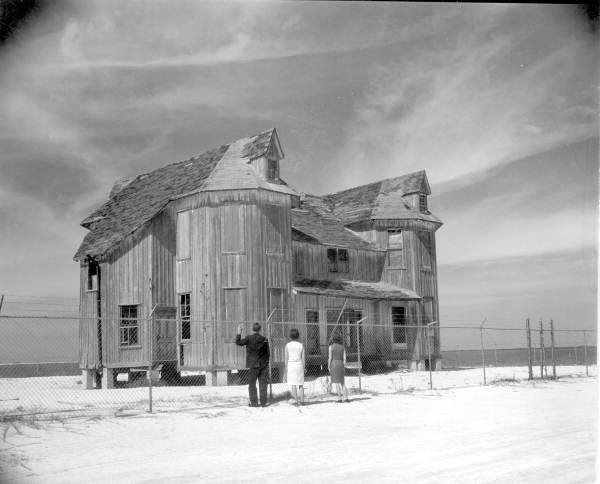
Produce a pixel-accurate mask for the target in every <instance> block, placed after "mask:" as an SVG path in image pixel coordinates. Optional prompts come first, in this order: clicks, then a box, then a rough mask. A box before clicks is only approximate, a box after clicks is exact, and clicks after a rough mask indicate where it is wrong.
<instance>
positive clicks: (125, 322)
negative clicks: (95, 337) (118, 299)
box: [119, 306, 140, 346]
mask: <svg viewBox="0 0 600 484" xmlns="http://www.w3.org/2000/svg"><path fill="white" fill-rule="evenodd" d="M119 309H120V320H119V333H120V338H119V342H120V345H121V346H135V345H138V344H139V330H140V327H139V321H138V319H137V318H138V307H137V306H119Z"/></svg>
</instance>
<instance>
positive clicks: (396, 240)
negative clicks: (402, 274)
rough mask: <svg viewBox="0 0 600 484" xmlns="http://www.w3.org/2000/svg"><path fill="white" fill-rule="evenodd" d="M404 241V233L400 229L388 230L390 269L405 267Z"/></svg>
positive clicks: (388, 261)
mask: <svg viewBox="0 0 600 484" xmlns="http://www.w3.org/2000/svg"><path fill="white" fill-rule="evenodd" d="M403 252H404V240H403V238H402V231H401V230H398V229H392V230H388V254H387V266H388V267H403V266H404V256H403Z"/></svg>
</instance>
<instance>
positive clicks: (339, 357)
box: [327, 332, 350, 402]
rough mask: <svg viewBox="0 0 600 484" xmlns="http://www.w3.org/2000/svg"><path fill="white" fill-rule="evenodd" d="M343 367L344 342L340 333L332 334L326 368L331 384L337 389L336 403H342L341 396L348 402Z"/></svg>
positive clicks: (344, 363) (344, 364) (344, 359)
mask: <svg viewBox="0 0 600 484" xmlns="http://www.w3.org/2000/svg"><path fill="white" fill-rule="evenodd" d="M345 366H346V349H345V348H344V340H343V339H342V335H341V334H340V333H338V332H334V333H333V334H332V335H331V341H330V344H329V359H328V362H327V368H329V375H331V383H332V384H335V386H336V389H337V394H338V402H341V401H342V396H343V398H344V401H345V402H349V401H350V400H348V389H347V388H346V385H345V383H344V372H345Z"/></svg>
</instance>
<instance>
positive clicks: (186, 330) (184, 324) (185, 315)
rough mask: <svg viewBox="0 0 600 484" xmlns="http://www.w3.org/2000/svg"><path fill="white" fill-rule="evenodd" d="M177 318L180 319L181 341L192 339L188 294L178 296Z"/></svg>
mask: <svg viewBox="0 0 600 484" xmlns="http://www.w3.org/2000/svg"><path fill="white" fill-rule="evenodd" d="M179 318H180V319H181V339H190V338H191V337H192V328H191V319H192V311H191V309H190V293H187V294H180V295H179Z"/></svg>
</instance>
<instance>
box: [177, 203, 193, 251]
mask: <svg viewBox="0 0 600 484" xmlns="http://www.w3.org/2000/svg"><path fill="white" fill-rule="evenodd" d="M190 238H191V237H190V211H189V210H187V211H185V212H179V213H178V214H177V260H184V259H189V258H190Z"/></svg>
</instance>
